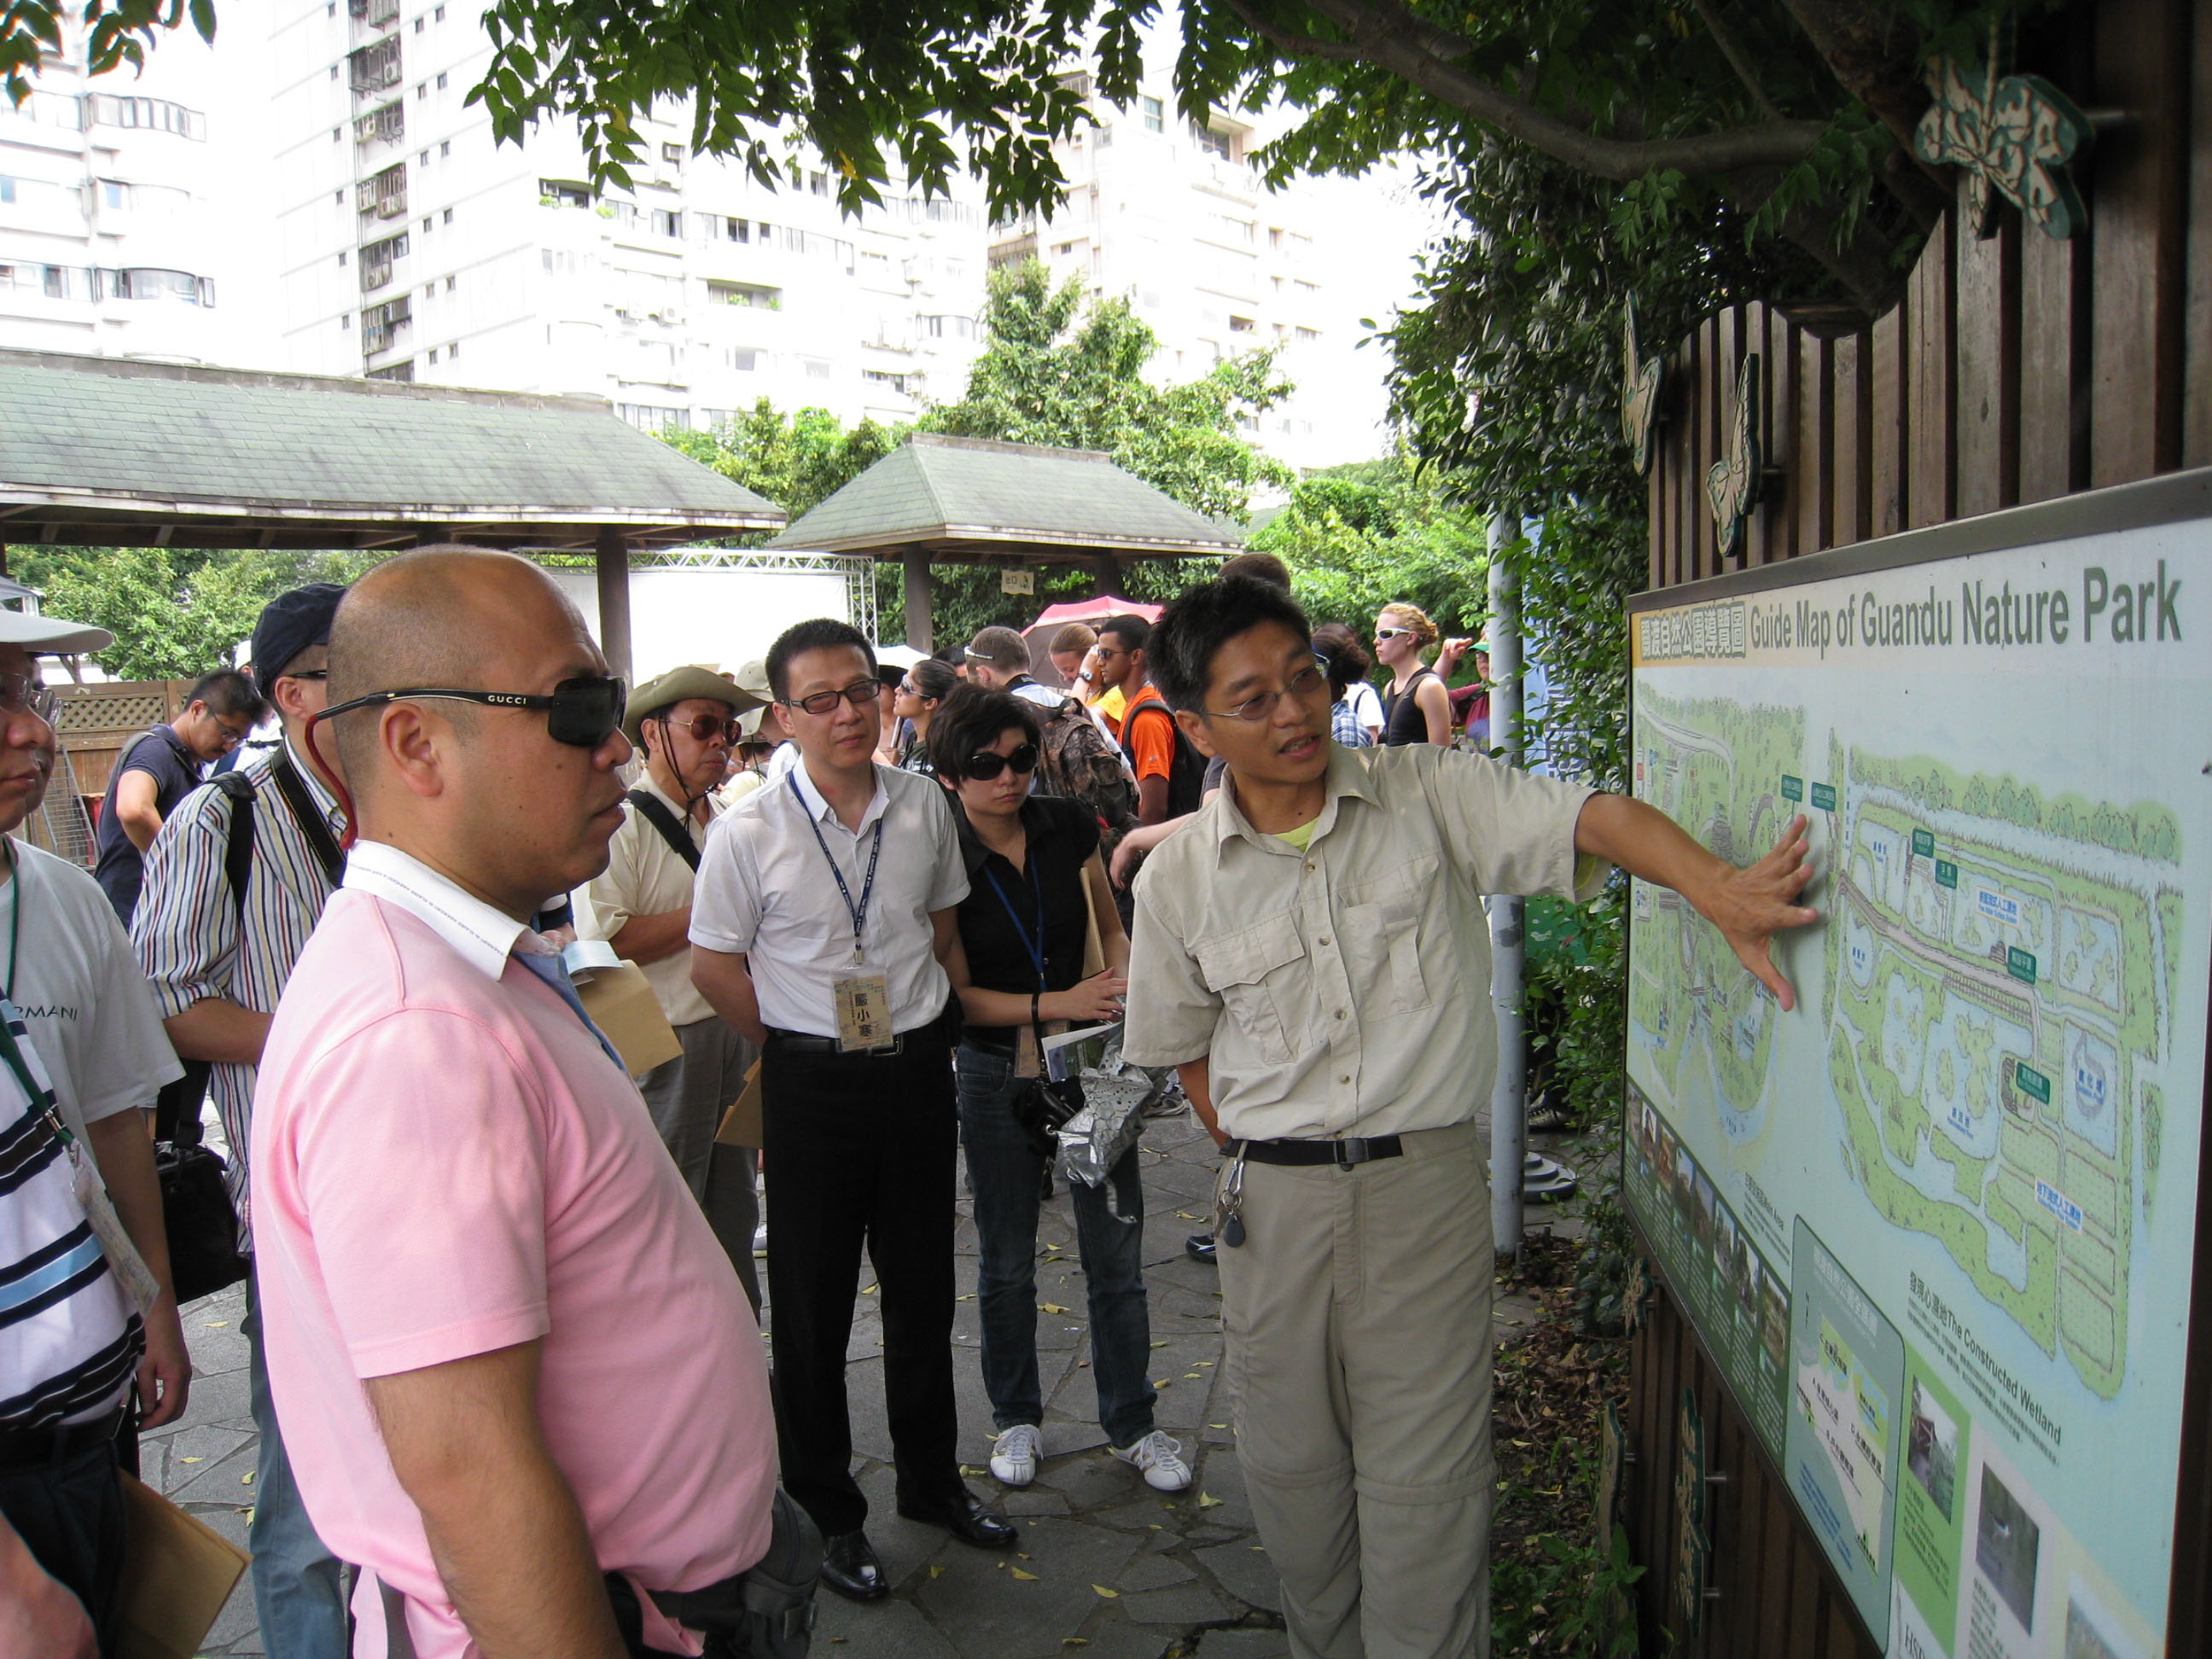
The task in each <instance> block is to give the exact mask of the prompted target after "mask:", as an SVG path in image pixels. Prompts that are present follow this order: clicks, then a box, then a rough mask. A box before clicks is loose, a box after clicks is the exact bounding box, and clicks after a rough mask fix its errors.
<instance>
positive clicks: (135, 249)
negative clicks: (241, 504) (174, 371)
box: [0, 22, 260, 363]
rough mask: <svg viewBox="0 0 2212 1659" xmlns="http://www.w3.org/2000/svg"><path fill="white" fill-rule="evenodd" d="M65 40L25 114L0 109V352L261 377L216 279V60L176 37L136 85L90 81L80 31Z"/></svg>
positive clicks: (67, 31)
mask: <svg viewBox="0 0 2212 1659" xmlns="http://www.w3.org/2000/svg"><path fill="white" fill-rule="evenodd" d="M63 39H64V46H63V49H62V50H61V51H60V52H50V53H48V54H46V58H45V59H44V61H43V62H42V63H41V64H40V67H39V70H38V71H37V73H36V75H35V76H34V84H33V90H32V93H31V95H30V98H29V99H28V100H27V101H26V102H25V103H24V104H22V105H21V106H20V107H18V106H15V105H13V104H12V103H10V102H9V100H6V99H4V98H0V345H6V346H9V347H11V348H15V349H22V350H34V351H71V352H81V353H83V354H86V355H88V356H123V357H142V358H148V359H155V360H160V361H163V362H185V363H238V362H259V361H260V360H258V359H255V358H253V357H252V355H251V353H250V351H249V350H248V348H247V346H246V342H245V335H246V330H247V328H248V326H249V323H250V318H251V312H252V307H250V306H246V305H242V304H240V299H241V295H240V294H238V293H237V292H234V290H233V289H232V287H231V285H230V284H229V283H228V282H227V281H226V280H224V278H225V276H226V275H227V273H228V270H229V269H230V267H229V265H228V250H229V249H230V248H231V247H232V246H234V228H233V227H232V226H231V225H230V224H228V223H227V222H226V221H227V220H228V218H229V216H230V211H231V202H230V200H229V197H228V191H229V190H230V188H231V187H232V186H233V185H234V183H235V181H236V179H237V178H238V169H237V168H236V167H234V166H232V165H231V164H230V161H231V157H232V156H233V155H234V146H235V145H236V143H238V142H239V139H240V135H239V134H237V133H234V132H226V131H224V129H223V125H222V124H223V121H224V115H223V113H222V109H221V93H220V88H221V86H222V80H223V77H222V75H221V74H219V72H218V70H217V68H216V60H215V58H214V56H213V54H212V53H211V52H210V51H209V49H208V48H207V47H206V46H204V45H203V44H202V43H201V42H200V41H198V40H197V39H191V38H189V36H188V34H187V35H185V36H182V37H172V38H171V39H167V40H164V41H163V42H162V44H161V47H160V49H159V50H158V51H156V52H152V53H150V54H149V58H148V64H147V69H146V71H145V73H144V74H143V76H134V75H133V74H132V73H131V71H130V70H128V69H127V68H125V69H121V70H114V71H112V72H110V73H108V74H106V75H102V76H88V74H87V73H86V58H85V51H84V36H83V31H82V28H81V27H78V26H76V24H75V23H73V22H72V23H69V24H67V25H65V27H64V37H63Z"/></svg>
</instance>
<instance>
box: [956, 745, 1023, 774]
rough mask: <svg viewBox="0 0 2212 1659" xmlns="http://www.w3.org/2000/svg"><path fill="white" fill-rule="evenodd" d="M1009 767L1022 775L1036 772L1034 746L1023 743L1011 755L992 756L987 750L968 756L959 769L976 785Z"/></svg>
mask: <svg viewBox="0 0 2212 1659" xmlns="http://www.w3.org/2000/svg"><path fill="white" fill-rule="evenodd" d="M1009 766H1011V767H1012V768H1013V769H1014V770H1015V771H1017V772H1019V773H1023V774H1024V775H1026V774H1028V773H1030V772H1034V771H1036V767H1037V750H1036V744H1033V743H1025V744H1023V745H1022V746H1021V747H1020V748H1018V749H1017V750H1014V752H1013V753H1012V754H1011V755H994V754H993V753H992V752H991V751H990V750H984V751H983V752H982V753H981V754H980V755H970V756H969V757H968V758H967V760H966V761H965V762H963V763H962V765H961V768H960V769H961V770H962V771H963V772H964V773H966V774H967V775H969V777H971V778H973V779H975V781H976V782H978V783H988V782H990V781H991V780H992V779H993V778H995V777H997V776H998V775H999V774H1000V773H1001V772H1003V771H1005V770H1006V769H1007V768H1008V767H1009Z"/></svg>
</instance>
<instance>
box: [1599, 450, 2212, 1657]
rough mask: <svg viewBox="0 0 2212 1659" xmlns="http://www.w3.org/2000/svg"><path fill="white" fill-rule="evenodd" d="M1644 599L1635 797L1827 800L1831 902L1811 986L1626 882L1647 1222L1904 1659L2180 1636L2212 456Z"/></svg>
mask: <svg viewBox="0 0 2212 1659" xmlns="http://www.w3.org/2000/svg"><path fill="white" fill-rule="evenodd" d="M1628 626H1629V629H1630V635H1631V640H1630V645H1631V663H1632V669H1631V678H1632V691H1631V700H1630V724H1631V744H1632V789H1633V793H1635V794H1636V795H1637V796H1638V798H1639V799H1644V800H1646V801H1649V802H1650V803H1651V804H1652V805H1656V806H1658V807H1660V808H1661V809H1662V810H1663V811H1667V812H1668V814H1669V815H1670V816H1672V817H1674V818H1675V820H1676V821H1677V822H1678V823H1681V824H1682V825H1683V827H1684V828H1685V829H1687V830H1688V831H1689V832H1690V833H1691V834H1692V836H1695V837H1696V838H1697V839H1698V840H1699V842H1701V843H1703V844H1704V845H1705V846H1707V847H1709V848H1711V849H1712V850H1713V851H1715V852H1717V853H1718V854H1721V855H1722V856H1723V857H1725V858H1727V859H1729V860H1731V861H1732V862H1735V863H1737V864H1747V863H1749V862H1751V861H1752V860H1753V859H1755V858H1756V857H1758V856H1759V855H1760V854H1764V853H1765V851H1766V850H1768V849H1769V848H1771V847H1772V846H1773V845H1774V843H1775V842H1776V841H1777V840H1778V837H1779V836H1780V835H1781V833H1782V832H1783V830H1784V828H1785V826H1786V825H1787V824H1788V823H1789V822H1790V819H1791V818H1792V817H1795V816H1796V815H1798V814H1801V813H1802V814H1803V815H1804V816H1805V817H1807V819H1808V824H1809V838H1810V844H1811V848H1812V855H1813V858H1814V863H1815V866H1816V868H1817V870H1818V872H1819V873H1818V875H1817V877H1816V878H1815V881H1814V884H1813V886H1812V887H1811V888H1810V889H1809V890H1808V898H1807V902H1808V903H1811V904H1814V905H1815V906H1816V907H1818V908H1820V911H1821V913H1822V920H1821V921H1820V924H1819V925H1818V926H1816V927H1809V928H1806V929H1802V930H1799V931H1798V932H1796V933H1793V934H1790V935H1789V936H1786V937H1784V938H1783V939H1778V940H1777V941H1776V951H1775V957H1776V961H1777V963H1778V965H1779V966H1780V968H1781V969H1782V971H1783V972H1784V975H1786V976H1787V977H1788V978H1789V979H1790V981H1791V984H1792V986H1793V987H1794V989H1795V993H1796V1008H1795V1009H1794V1010H1793V1011H1791V1012H1784V1010H1783V1009H1782V1007H1781V1006H1780V1003H1779V1001H1778V999H1777V998H1776V997H1775V996H1774V995H1773V994H1771V992H1769V991H1768V990H1767V989H1766V988H1765V987H1764V986H1762V985H1760V984H1759V982H1758V981H1756V980H1755V979H1754V978H1753V976H1752V975H1751V974H1750V973H1749V972H1748V970H1747V969H1744V968H1743V966H1742V965H1741V963H1739V962H1738V961H1737V960H1736V958H1735V956H1734V955H1733V953H1732V952H1731V951H1729V947H1728V946H1727V945H1726V944H1725V942H1724V941H1723V940H1722V939H1721V937H1720V935H1719V933H1717V930H1715V929H1714V928H1713V927H1711V925H1710V924H1709V923H1707V922H1705V921H1704V920H1703V919H1702V918H1700V917H1699V916H1698V915H1697V914H1696V913H1695V912H1694V911H1692V910H1691V909H1690V908H1689V907H1688V906H1687V905H1686V903H1684V902H1682V901H1681V900H1680V898H1679V897H1678V896H1676V895H1674V894H1673V893H1672V892H1669V891H1668V890H1665V889H1663V888H1656V887H1653V886H1651V885H1650V884H1645V883H1643V882H1640V881H1639V882H1635V883H1633V884H1632V891H1631V896H1630V902H1629V910H1630V922H1629V1008H1628V1012H1629V1018H1628V1041H1627V1045H1626V1048H1627V1052H1626V1111H1625V1113H1624V1126H1623V1137H1624V1148H1623V1168H1624V1171H1625V1180H1624V1191H1625V1196H1626V1203H1627V1206H1628V1209H1629V1213H1630V1216H1631V1218H1632V1220H1633V1221H1634V1223H1635V1224H1636V1226H1637V1229H1638V1231H1639V1233H1640V1234H1641V1235H1642V1237H1643V1238H1644V1242H1645V1243H1646V1245H1647V1246H1648V1248H1649V1249H1650V1254H1651V1255H1652V1257H1653V1259H1654V1261H1656V1264H1657V1266H1658V1267H1659V1270H1660V1272H1661V1273H1662V1275H1663V1277H1664V1278H1665V1279H1666V1280H1667V1282H1668V1286H1669V1288H1670V1290H1671V1291H1673V1292H1674V1297H1675V1298H1676V1301H1677V1302H1678V1304H1680V1307H1681V1309H1682V1310H1683V1312H1684V1314H1685V1316H1686V1318H1687V1319H1688V1320H1689V1321H1690V1322H1691V1324H1692V1327H1693V1328H1695V1329H1696V1331H1697V1333H1698V1334H1699V1339H1700V1340H1701V1341H1702V1343H1703V1345H1704V1346H1705V1349H1706V1350H1707V1352H1709V1353H1710V1354H1711V1358H1712V1359H1713V1361H1714V1364H1715V1368H1716V1369H1717V1370H1718V1371H1719V1373H1720V1375H1721V1376H1722V1379H1723V1383H1724V1384H1725V1386H1726V1387H1727V1389H1728V1390H1729V1394H1730V1395H1731V1396H1732V1398H1733V1400H1734V1401H1735V1405H1736V1406H1737V1407H1738V1409H1739V1410H1740V1411H1741V1413H1742V1414H1743V1416H1744V1417H1745V1419H1747V1422H1748V1424H1749V1425H1750V1426H1751V1429H1752V1431H1753V1433H1752V1438H1753V1440H1754V1441H1755V1442H1756V1443H1757V1444H1758V1445H1759V1449H1760V1450H1761V1451H1762V1453H1763V1454H1764V1455H1765V1458H1766V1460H1767V1461H1768V1462H1770V1463H1771V1466H1772V1468H1773V1469H1774V1470H1775V1471H1776V1474H1777V1478H1778V1481H1779V1483H1780V1484H1781V1486H1783V1487H1784V1490H1785V1491H1787V1492H1789V1493H1790V1498H1791V1499H1792V1501H1793V1502H1794V1503H1795V1504H1796V1506H1797V1509H1798V1511H1799V1514H1800V1516H1802V1519H1803V1522H1804V1524H1805V1526H1806V1527H1807V1528H1808V1531H1809V1532H1810V1533H1811V1534H1813V1535H1814V1537H1815V1538H1816V1539H1818V1541H1820V1547H1821V1549H1822V1551H1823V1552H1824V1553H1825V1554H1826V1557H1827V1559H1828V1561H1829V1564H1830V1565H1831V1566H1832V1568H1833V1569H1834V1571H1835V1573H1836V1577H1837V1578H1838V1582H1839V1583H1840V1584H1841V1585H1842V1587H1843V1589H1844V1591H1845V1592H1846V1594H1847V1595H1848V1596H1849V1599H1850V1603H1851V1605H1852V1607H1854V1609H1855V1610H1856V1611H1857V1613H1858V1615H1859V1617H1860V1619H1861V1620H1863V1623H1864V1625H1865V1626H1866V1628H1867V1630H1868V1632H1869V1634H1870V1635H1871V1636H1872V1638H1874V1642H1875V1646H1876V1647H1877V1648H1878V1649H1879V1650H1881V1651H1882V1652H1883V1653H1884V1654H1886V1655H1888V1656H1893V1659H1902V1656H1910V1659H2159V1656H2163V1655H2165V1653H2166V1630H2167V1619H2168V1604H2169V1594H2170V1589H2171V1576H2172V1572H2173V1570H2174V1561H2175V1550H2176V1540H2177V1520H2178V1517H2177V1505H2178V1504H2179V1502H2180V1501H2181V1499H2182V1497H2183V1495H2184V1494H2183V1492H2182V1487H2181V1480H2180V1474H2179V1470H2180V1467H2181V1463H2182V1459H2183V1455H2184V1452H2185V1445H2186V1446H2191V1447H2201V1445H2202V1443H2203V1430H2204V1426H2205V1425H2203V1423H2202V1422H2201V1421H2199V1420H2198V1418H2199V1416H2200V1415H2201V1414H2202V1413H2203V1409H2204V1407H2203V1403H2202V1402H2203V1400H2204V1399H2205V1397H2206V1395H2207V1393H2208V1390H2207V1389H2206V1388H2205V1387H2204V1386H2203V1384H2204V1383H2205V1382H2206V1381H2208V1379H2207V1378H2204V1377H2201V1376H2196V1375H2193V1374H2192V1373H2191V1358H2192V1356H2193V1355H2194V1352H2195V1350H2194V1349H2193V1348H2192V1344H2191V1308H2192V1305H2193V1304H2194V1302H2195V1301H2196V1300H2197V1299H2198V1298H2199V1297H2201V1296H2202V1295H2203V1291H2205V1290H2206V1289H2207V1288H2212V1274H2208V1275H2206V1276H2204V1278H2205V1279H2206V1281H2207V1282H2205V1283H2200V1275H2199V1273H2198V1272H2197V1267H2198V1257H2199V1253H2200V1248H2201V1244H2202V1241H2201V1240H2200V1238H2199V1237H2198V1226H2197V1223H2198V1208H2199V1193H2200V1186H2201V1185H2202V1177H2203V1156H2204V1150H2205V1143H2204V1140H2203V1133H2202V1129H2203V1121H2204V1118H2205V1116H2206V1114H2207V1107H2208V1097H2207V1054H2208V1034H2212V472H2199V473H2191V474H2182V475H2175V476H2172V477H2166V478H2161V479H2156V480H2152V481H2149V482H2148V483H2140V484H2132V485H2128V486H2124V487H2121V488H2118V489H2108V490H2101V491H2097V492H2093V493H2085V494H2083V495H2075V496H2070V497H2067V498H2064V499H2063V500H2061V501H2052V502H2047V503H2044V504H2041V505H2039V506H2036V507H2025V508H2019V509H2015V510H2014V511H2011V512H2008V513H1998V514H1991V515H1989V516H1987V517H1984V518H1979V519H1974V520H1964V521H1960V522H1956V523H1953V524H1948V525H1943V526H1936V527H1934V528H1932V529H1929V530H1924V531H1917V532H1910V533H1908V534H1905V535H1900V536H1893V537H1889V538H1883V539H1882V540H1880V541H1875V542H1869V543H1863V544H1859V545H1857V546H1855V547H1850V548H1845V549H1839V550H1835V551H1832V552H1827V553H1821V554H1817V555H1812V556H1807V557H1805V558H1802V559H1797V560H1792V561H1789V562H1784V563H1782V564H1778V565H1770V566H1765V567H1761V568H1758V569H1755V570H1750V571H1746V572H1743V573H1740V574H1734V575H1729V576H1723V577H1717V578H1714V579H1711V580H1706V581H1701V582H1697V583H1692V584H1688V585H1686V586H1679V587H1672V588H1664V589H1659V590H1655V591H1653V592H1647V593H1644V594H1642V595H1639V596H1638V598H1637V599H1634V600H1633V601H1632V602H1631V605H1630V607H1629V617H1628ZM2198 1369H2200V1370H2202V1369H2204V1368H2203V1365H2202V1363H2201V1362H2200V1364H2199V1366H2198ZM2185 1417H2187V1418H2188V1419H2189V1421H2188V1422H2186V1423H2185ZM2181 1547H2182V1549H2183V1550H2184V1552H2185V1554H2186V1555H2187V1557H2188V1559H2191V1560H2196V1559H2200V1558H2201V1557H2202V1555H2203V1551H2204V1545H2203V1541H2200V1540H2197V1539H2195V1538H2193V1537H2184V1538H2183V1539H2182V1541H2181Z"/></svg>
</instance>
